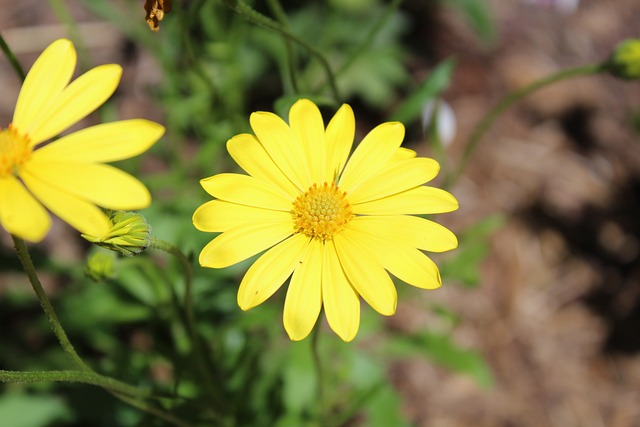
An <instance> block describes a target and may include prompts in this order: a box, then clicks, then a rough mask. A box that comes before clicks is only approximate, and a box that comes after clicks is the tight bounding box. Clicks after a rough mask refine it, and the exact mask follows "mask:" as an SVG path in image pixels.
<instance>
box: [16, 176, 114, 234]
mask: <svg viewBox="0 0 640 427" xmlns="http://www.w3.org/2000/svg"><path fill="white" fill-rule="evenodd" d="M20 178H22V180H23V181H24V183H25V185H26V186H27V188H28V189H29V190H30V191H31V192H32V193H33V195H34V196H36V198H37V199H38V200H39V201H40V202H41V203H42V204H43V205H45V206H46V207H47V209H49V210H50V211H51V212H53V213H54V214H55V215H56V216H58V217H59V218H60V219H62V220H63V221H65V222H66V223H67V224H69V225H71V226H72V227H73V228H75V229H76V230H78V231H79V232H80V233H82V234H88V235H92V236H102V235H104V234H106V233H108V232H109V229H110V228H111V222H110V221H109V218H108V217H107V216H106V215H105V214H104V212H102V210H100V209H99V208H98V207H96V205H94V204H93V203H90V202H87V201H85V200H82V199H79V198H77V197H75V196H72V195H71V194H69V193H67V192H65V191H61V190H58V189H57V188H56V187H53V186H51V185H50V184H49V183H48V182H45V181H41V180H39V179H38V178H36V177H34V176H33V175H31V174H29V173H27V172H26V171H25V172H24V173H21V175H20Z"/></svg>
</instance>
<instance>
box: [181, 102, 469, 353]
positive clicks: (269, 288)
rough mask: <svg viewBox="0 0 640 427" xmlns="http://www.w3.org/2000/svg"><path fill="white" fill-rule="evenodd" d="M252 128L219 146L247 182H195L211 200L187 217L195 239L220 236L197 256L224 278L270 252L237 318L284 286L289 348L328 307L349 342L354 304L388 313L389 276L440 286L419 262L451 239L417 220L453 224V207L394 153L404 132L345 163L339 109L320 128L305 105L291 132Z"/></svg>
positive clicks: (409, 157)
mask: <svg viewBox="0 0 640 427" xmlns="http://www.w3.org/2000/svg"><path fill="white" fill-rule="evenodd" d="M250 121H251V127H252V129H253V131H254V132H255V136H254V135H251V134H242V135H237V136H235V137H233V138H232V139H230V140H229V141H228V142H227V150H228V151H229V154H231V157H233V159H234V160H235V161H236V162H237V163H238V165H239V166H240V167H241V168H242V169H244V170H245V171H246V172H247V173H248V175H242V174H233V173H223V174H219V175H215V176H212V177H209V178H205V179H203V180H202V181H200V183H201V184H202V186H203V187H204V189H205V190H206V191H207V192H208V193H209V194H211V195H212V196H213V197H215V198H217V199H216V200H212V201H209V202H207V203H205V204H203V205H202V206H200V207H199V208H198V209H197V210H196V211H195V213H194V215H193V223H194V225H195V226H196V228H198V229H199V230H202V231H207V232H222V234H220V235H219V236H217V237H216V238H215V239H213V241H211V242H210V243H209V244H208V245H207V246H205V248H204V249H203V250H202V252H201V253H200V264H201V265H203V266H205V267H212V268H223V267H227V266H230V265H232V264H235V263H237V262H240V261H242V260H245V259H247V258H249V257H251V256H252V255H255V254H257V253H259V252H262V251H264V250H265V249H268V250H267V251H266V252H265V253H264V254H263V255H262V256H260V258H258V260H257V261H256V262H255V263H254V264H253V265H252V266H251V267H250V268H249V270H248V271H247V273H246V275H245V276H244V278H243V279H242V282H241V283H240V288H239V290H238V304H239V305H240V308H242V309H243V310H248V309H250V308H252V307H255V306H257V305H259V304H261V303H262V302H264V301H265V300H266V299H267V298H269V297H270V296H271V295H273V294H274V293H275V292H276V291H277V290H278V289H279V288H280V286H281V285H282V284H283V283H284V282H285V281H286V280H287V278H288V277H289V276H291V280H290V283H289V287H288V289H287V295H286V300H285V304H284V326H285V329H286V331H287V333H288V334H289V337H290V338H291V339H292V340H301V339H303V338H305V337H306V336H307V335H308V334H309V332H310V331H311V330H312V329H313V326H314V324H315V323H316V321H317V319H318V316H319V314H320V310H321V308H322V307H324V312H325V315H326V317H327V321H328V322H329V325H330V326H331V328H332V329H333V330H334V331H335V332H336V333H337V334H338V335H339V336H340V337H341V338H342V339H343V340H345V341H351V340H352V339H353V338H354V337H355V335H356V333H357V331H358V327H359V324H360V297H362V298H363V299H364V300H365V301H366V302H367V303H368V304H369V305H371V306H372V307H373V308H374V309H375V310H376V311H378V312H379V313H380V314H383V315H387V316H388V315H392V314H393V313H394V312H395V310H396V302H397V294H396V289H395V286H394V284H393V282H392V280H391V277H389V274H388V273H387V271H388V272H389V273H391V274H392V275H394V276H395V277H397V278H398V279H400V280H402V281H404V282H406V283H408V284H410V285H413V286H417V287H419V288H423V289H435V288H438V287H439V286H440V285H441V283H442V282H441V279H440V274H439V271H438V267H437V266H436V265H435V264H434V263H433V262H432V261H431V260H430V259H429V258H428V257H427V256H426V255H425V254H424V253H423V252H422V251H423V250H424V251H431V252H442V251H447V250H450V249H453V248H455V247H456V246H457V244H458V242H457V239H456V237H455V235H454V234H453V233H452V232H451V231H449V230H448V229H446V228H445V227H443V226H441V225H438V224H436V223H435V222H432V221H430V220H427V219H423V218H420V217H417V216H413V215H417V214H435V213H442V212H450V211H453V210H455V209H457V208H458V202H457V201H456V199H455V198H454V197H453V196H452V195H451V194H449V193H447V192H446V191H443V190H440V189H437V188H433V187H426V186H423V184H424V183H426V182H428V181H430V180H431V179H433V178H434V177H435V176H436V175H437V173H438V171H439V165H438V163H437V162H436V161H434V160H432V159H427V158H417V157H415V156H416V153H415V152H414V151H412V150H407V149H405V148H401V147H400V144H401V143H402V140H403V138H404V126H403V125H402V124H401V123H397V122H391V123H384V124H382V125H380V126H378V127H376V128H375V129H373V130H372V131H371V132H370V133H369V134H368V135H367V136H366V137H365V138H364V139H363V140H362V142H361V143H360V145H359V146H358V147H357V148H356V150H355V151H354V153H353V155H351V157H350V158H349V153H350V152H351V146H352V144H353V138H354V133H355V119H354V115H353V111H352V110H351V108H350V107H349V106H348V105H346V104H345V105H343V106H342V107H341V108H340V109H339V110H338V112H337V113H336V114H335V116H334V117H333V119H332V120H331V121H330V123H329V124H328V126H327V127H326V128H325V126H324V123H323V120H322V116H321V114H320V111H319V110H318V107H317V106H316V105H315V104H314V103H312V102H311V101H309V100H306V99H303V100H300V101H298V102H297V103H296V104H294V105H293V107H292V108H291V110H290V112H289V124H287V123H285V122H284V121H283V120H282V119H281V118H280V117H278V116H276V115H275V114H272V113H267V112H257V113H253V114H252V115H251V120H250Z"/></svg>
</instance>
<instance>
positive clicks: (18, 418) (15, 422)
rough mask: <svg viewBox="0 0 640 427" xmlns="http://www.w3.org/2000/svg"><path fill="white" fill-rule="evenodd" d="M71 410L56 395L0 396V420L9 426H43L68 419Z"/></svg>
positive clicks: (16, 394)
mask: <svg viewBox="0 0 640 427" xmlns="http://www.w3.org/2000/svg"><path fill="white" fill-rule="evenodd" d="M70 419H71V412H70V411H69V408H68V407H67V405H66V404H65V402H64V400H62V399H61V398H59V397H56V396H36V395H29V394H23V393H6V394H4V395H3V396H0V420H2V421H1V424H2V425H6V426H11V427H40V426H42V427H45V426H49V425H52V424H53V423H54V422H60V421H70Z"/></svg>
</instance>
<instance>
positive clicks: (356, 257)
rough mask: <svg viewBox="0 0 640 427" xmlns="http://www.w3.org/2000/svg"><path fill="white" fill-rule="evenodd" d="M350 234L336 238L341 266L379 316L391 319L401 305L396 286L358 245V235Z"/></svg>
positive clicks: (366, 249)
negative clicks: (398, 304)
mask: <svg viewBox="0 0 640 427" xmlns="http://www.w3.org/2000/svg"><path fill="white" fill-rule="evenodd" d="M349 231H350V230H349V229H345V230H343V231H342V233H340V234H337V235H336V236H334V238H333V242H334V244H335V248H336V252H337V253H338V258H339V259H340V265H341V266H342V269H343V270H344V272H345V274H346V276H347V278H348V279H349V282H350V283H351V285H352V286H353V287H354V288H355V290H356V292H358V293H359V294H360V295H361V296H362V298H364V300H365V301H366V302H367V303H368V304H369V305H370V306H371V307H373V309H374V310H376V311H377V312H378V313H380V314H383V315H385V316H391V315H392V314H393V313H395V312H396V306H397V303H398V295H397V293H396V287H395V286H394V285H393V282H392V281H391V278H390V277H389V275H388V274H387V272H386V271H384V268H382V265H380V263H379V262H378V261H377V260H376V258H375V256H372V255H371V253H370V252H369V249H368V248H367V247H366V246H364V245H362V244H361V243H360V242H358V240H357V235H356V233H350V232H349ZM394 256H396V255H394Z"/></svg>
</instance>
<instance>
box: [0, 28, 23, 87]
mask: <svg viewBox="0 0 640 427" xmlns="http://www.w3.org/2000/svg"><path fill="white" fill-rule="evenodd" d="M0 49H2V53H4V55H5V56H6V57H7V59H8V60H9V63H10V64H11V66H12V67H13V70H14V71H15V72H16V74H17V75H18V77H19V78H20V80H22V81H24V79H25V78H26V77H27V75H26V74H25V72H24V70H23V69H22V66H21V65H20V62H18V59H17V58H16V56H15V55H14V53H13V51H12V50H11V48H10V47H9V45H8V44H7V42H6V41H5V40H4V37H2V34H0Z"/></svg>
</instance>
